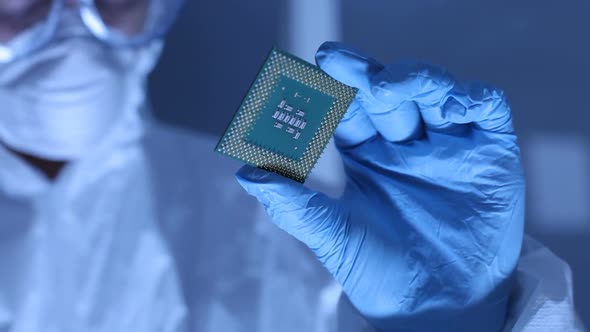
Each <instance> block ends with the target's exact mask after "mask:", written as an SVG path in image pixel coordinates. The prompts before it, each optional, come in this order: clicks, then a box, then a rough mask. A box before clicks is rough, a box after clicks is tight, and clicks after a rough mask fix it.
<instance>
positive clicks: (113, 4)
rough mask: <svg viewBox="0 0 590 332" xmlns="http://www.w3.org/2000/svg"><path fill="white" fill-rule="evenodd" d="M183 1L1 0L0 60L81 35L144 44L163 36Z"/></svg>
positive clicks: (123, 43)
mask: <svg viewBox="0 0 590 332" xmlns="http://www.w3.org/2000/svg"><path fill="white" fill-rule="evenodd" d="M182 4H183V0H0V64H4V63H9V62H11V61H14V60H16V59H18V58H20V57H24V56H26V55H28V54H30V53H32V52H34V51H36V50H38V49H40V48H42V47H43V46H45V45H47V44H48V43H50V42H52V41H54V40H56V39H63V38H70V37H76V36H81V35H91V36H94V37H96V38H97V39H99V40H100V41H102V42H104V43H106V44H108V45H110V46H114V47H140V46H143V45H145V44H147V43H149V42H150V41H152V40H154V39H157V38H161V37H163V35H164V34H165V33H166V32H167V31H168V29H169V28H170V26H171V25H172V23H173V22H174V20H175V18H176V16H177V13H178V10H179V9H180V7H181V6H182ZM73 22H74V24H73Z"/></svg>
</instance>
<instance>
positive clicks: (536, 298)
mask: <svg viewBox="0 0 590 332" xmlns="http://www.w3.org/2000/svg"><path fill="white" fill-rule="evenodd" d="M516 278H517V285H516V287H515V289H514V291H513V292H512V295H511V299H510V306H509V308H508V317H507V321H506V324H505V327H504V330H503V332H517V331H518V332H545V331H546V332H554V331H563V332H583V331H586V330H585V329H584V327H583V326H582V323H581V322H580V320H579V319H578V317H577V315H576V312H575V309H574V297H573V283H572V275H571V270H570V268H569V266H568V265H567V263H566V262H564V261H563V260H562V259H560V258H559V257H557V256H556V255H555V254H553V253H552V252H551V251H550V250H549V249H547V248H546V247H544V246H542V245H541V244H539V243H538V242H537V241H535V240H533V239H532V238H530V237H528V236H526V237H525V240H524V243H523V249H522V253H521V258H520V262H519V264H518V270H517V276H516ZM337 331H341V332H374V331H375V330H374V329H373V328H372V327H371V326H370V325H369V324H368V323H367V322H366V320H364V319H363V318H362V316H361V315H360V314H359V312H358V311H357V310H356V309H354V307H353V306H352V304H351V303H350V301H348V299H347V297H346V296H345V295H344V294H343V295H342V297H341V299H340V303H339V305H338V329H337Z"/></svg>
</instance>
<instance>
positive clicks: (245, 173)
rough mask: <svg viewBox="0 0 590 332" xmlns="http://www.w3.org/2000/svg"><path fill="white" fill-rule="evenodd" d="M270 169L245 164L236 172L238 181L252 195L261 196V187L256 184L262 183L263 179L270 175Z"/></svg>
mask: <svg viewBox="0 0 590 332" xmlns="http://www.w3.org/2000/svg"><path fill="white" fill-rule="evenodd" d="M268 173H269V172H268V171H265V170H263V169H260V168H257V167H254V166H250V165H244V166H242V168H240V169H239V170H238V171H237V172H236V179H237V180H238V183H239V184H240V185H241V186H242V188H244V190H246V191H247V192H248V193H249V194H250V195H254V196H259V195H260V194H261V193H260V188H259V187H257V186H256V184H258V183H260V182H261V181H262V179H263V178H264V177H265V176H267V175H268Z"/></svg>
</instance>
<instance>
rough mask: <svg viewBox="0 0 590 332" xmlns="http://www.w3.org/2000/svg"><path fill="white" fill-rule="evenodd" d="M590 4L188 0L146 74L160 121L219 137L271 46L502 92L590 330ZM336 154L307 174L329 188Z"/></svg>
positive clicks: (533, 229) (532, 207)
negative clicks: (345, 55) (365, 58)
mask: <svg viewBox="0 0 590 332" xmlns="http://www.w3.org/2000/svg"><path fill="white" fill-rule="evenodd" d="M589 32H590V1H588V0H563V1H554V0H521V1H508V0H503V1H472V0H423V1H392V0H363V1H357V0H250V1H241V0H218V1H194V0H192V1H187V6H186V7H185V8H184V10H183V13H182V15H181V18H180V20H179V22H178V23H177V24H176V26H175V27H174V29H173V31H172V33H171V35H170V36H169V38H168V45H167V48H166V51H165V54H164V57H163V59H162V62H161V64H160V66H159V67H158V69H157V70H156V72H155V73H154V74H153V75H152V79H151V86H150V89H151V93H152V98H153V100H152V102H153V104H154V109H155V112H156V116H157V117H158V118H159V119H161V120H162V121H165V122H168V123H171V124H174V125H176V126H183V127H185V128H188V129H189V130H195V131H200V132H207V133H209V134H211V135H214V136H219V135H220V134H221V133H222V132H223V130H224V129H225V126H226V125H227V123H228V122H229V121H230V120H231V118H232V115H233V113H234V112H235V111H236V109H237V107H238V106H239V104H240V101H241V99H242V97H243V96H244V94H245V93H246V91H247V89H248V87H249V85H250V83H251V82H252V80H253V79H254V76H255V74H256V72H257V71H258V69H259V67H260V65H261V64H262V61H263V60H264V58H265V56H266V54H267V52H268V50H269V49H270V48H271V47H272V46H274V45H276V46H279V47H281V48H284V49H287V50H289V51H291V52H292V53H295V54H297V55H299V56H301V57H303V58H305V59H307V60H310V61H311V60H312V59H313V55H314V51H315V49H316V48H317V47H318V46H319V45H320V44H321V42H323V41H324V40H341V41H344V42H346V43H349V44H350V45H353V46H355V47H356V48H359V49H363V50H365V51H366V52H368V53H370V54H372V55H374V57H375V58H377V59H379V60H381V61H382V62H394V61H396V60H399V59H404V58H417V59H422V60H425V61H428V62H432V63H435V64H439V65H442V66H445V67H447V68H448V69H449V70H450V71H451V72H452V73H454V74H455V76H456V77H457V78H459V79H477V80H483V81H486V82H489V83H492V84H493V85H496V86H498V87H500V88H502V89H503V90H504V91H505V92H506V94H507V95H508V97H509V100H510V103H511V105H512V109H513V113H514V121H515V125H516V129H517V133H518V134H519V137H520V144H521V148H522V153H523V156H524V164H525V169H526V174H527V185H528V192H527V195H528V196H527V202H528V205H527V231H528V233H529V234H531V235H532V236H533V237H535V238H536V239H538V240H540V241H541V242H542V243H544V244H545V245H546V246H548V247H549V248H550V249H551V250H553V251H554V252H555V253H556V254H557V255H558V256H560V257H562V258H563V259H565V260H566V261H567V262H568V263H569V264H570V266H571V269H572V271H573V279H574V292H575V300H576V306H577V310H578V313H579V315H580V317H581V318H582V320H583V321H584V323H585V325H586V326H590V283H589V282H587V281H588V280H590V129H589V125H590V104H589V103H588V102H587V98H588V96H589V95H590V38H589V35H588V33H589ZM338 167H339V165H338V160H337V154H336V153H334V151H333V149H331V151H330V152H329V153H328V154H327V155H326V157H325V158H324V160H323V161H322V164H321V166H320V167H319V168H318V169H317V170H316V171H315V174H314V181H326V182H327V183H328V185H332V186H337V183H338V178H340V177H341V175H342V174H341V173H339V172H333V171H332V172H328V171H326V170H332V169H338Z"/></svg>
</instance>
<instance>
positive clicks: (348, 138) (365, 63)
mask: <svg viewBox="0 0 590 332" xmlns="http://www.w3.org/2000/svg"><path fill="white" fill-rule="evenodd" d="M316 63H317V64H318V66H320V68H322V70H324V71H325V72H326V73H327V74H328V75H330V76H332V77H333V78H334V79H336V80H338V81H340V82H342V83H344V84H346V85H349V86H352V87H355V88H357V89H359V92H358V94H357V96H356V98H355V100H354V101H353V102H352V104H351V105H350V107H349V109H348V112H347V113H346V114H345V115H344V117H343V119H342V121H341V122H340V125H339V126H338V128H336V132H335V134H334V137H335V142H336V144H337V145H338V146H340V147H348V146H354V145H358V144H360V143H362V142H364V141H366V140H368V139H369V138H371V137H374V136H375V135H377V130H376V129H375V127H374V126H373V124H372V122H371V120H370V119H369V117H368V116H367V113H366V112H365V110H364V107H365V106H366V105H367V104H370V103H371V102H373V100H374V98H372V96H371V92H370V91H371V79H372V77H373V76H374V75H375V74H376V73H378V72H379V71H381V70H382V69H383V66H382V65H381V64H380V63H378V62H377V61H375V60H374V59H371V58H370V57H368V56H365V55H362V54H361V53H360V52H358V51H356V50H352V49H349V48H345V47H343V46H342V45H341V44H340V43H336V42H327V43H324V44H323V45H322V46H321V47H320V48H319V50H318V52H317V54H316Z"/></svg>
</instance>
